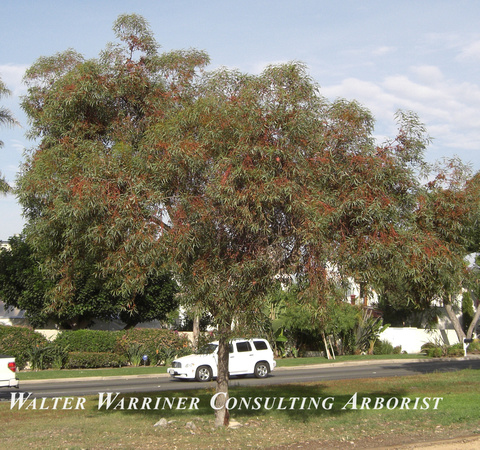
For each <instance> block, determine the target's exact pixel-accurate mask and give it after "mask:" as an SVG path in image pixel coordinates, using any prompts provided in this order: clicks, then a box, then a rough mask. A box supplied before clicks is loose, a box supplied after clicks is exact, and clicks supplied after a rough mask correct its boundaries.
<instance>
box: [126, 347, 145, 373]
mask: <svg viewBox="0 0 480 450" xmlns="http://www.w3.org/2000/svg"><path fill="white" fill-rule="evenodd" d="M144 354H145V351H144V349H143V346H142V345H141V344H137V343H133V344H131V345H130V346H129V347H128V348H127V358H128V361H129V362H130V364H131V365H132V366H134V367H138V366H139V365H140V364H141V363H142V359H143V355H144Z"/></svg>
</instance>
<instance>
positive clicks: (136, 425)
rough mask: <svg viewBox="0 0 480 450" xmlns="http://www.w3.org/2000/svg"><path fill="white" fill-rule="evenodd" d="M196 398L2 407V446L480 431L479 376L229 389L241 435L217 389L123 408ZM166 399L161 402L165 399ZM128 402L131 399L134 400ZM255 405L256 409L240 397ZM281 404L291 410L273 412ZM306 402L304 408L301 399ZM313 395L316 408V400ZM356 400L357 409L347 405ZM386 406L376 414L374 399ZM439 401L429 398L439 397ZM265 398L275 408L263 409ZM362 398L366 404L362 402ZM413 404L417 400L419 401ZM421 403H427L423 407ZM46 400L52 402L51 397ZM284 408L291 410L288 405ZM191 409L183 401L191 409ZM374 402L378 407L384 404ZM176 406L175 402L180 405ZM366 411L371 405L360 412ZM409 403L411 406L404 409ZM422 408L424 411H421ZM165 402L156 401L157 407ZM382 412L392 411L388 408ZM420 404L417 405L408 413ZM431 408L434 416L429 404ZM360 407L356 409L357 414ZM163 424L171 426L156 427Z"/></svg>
mask: <svg viewBox="0 0 480 450" xmlns="http://www.w3.org/2000/svg"><path fill="white" fill-rule="evenodd" d="M185 395H188V398H190V399H192V398H196V399H198V409H192V410H189V409H188V408H185V409H175V408H173V409H170V408H168V407H166V408H164V409H162V408H159V409H156V410H155V409H153V408H151V409H147V408H144V409H141V408H138V409H130V410H128V409H126V408H125V409H121V408H119V407H117V408H116V409H114V408H113V406H114V405H118V404H119V403H118V402H117V403H114V404H113V405H112V407H110V408H109V409H105V408H100V409H99V395H97V396H91V397H87V398H86V400H85V405H84V406H85V409H77V410H75V409H66V410H64V409H61V408H57V409H52V407H50V408H49V409H44V410H41V409H40V408H39V403H37V407H36V408H35V409H34V408H33V407H29V408H27V407H26V405H25V406H24V407H23V408H22V409H19V408H18V405H17V407H13V408H11V402H10V401H4V402H0V421H1V423H2V424H3V431H2V445H3V447H4V448H10V449H17V448H18V449H20V448H26V447H28V448H127V449H134V448H138V447H142V448H152V449H153V448H178V449H183V448H196V449H197V448H198V449H207V448H215V449H216V448H226V447H228V448H233V449H244V448H250V447H253V448H277V447H279V446H281V445H291V446H293V447H292V448H296V447H299V446H303V447H306V448H345V447H353V446H354V445H355V446H356V447H360V448H372V447H387V446H392V445H406V444H408V443H412V442H417V443H418V442H421V441H435V440H440V439H447V438H452V437H457V436H474V435H476V434H478V433H480V424H479V417H480V371H477V370H463V371H459V372H455V373H433V374H425V375H423V374H418V375H414V376H407V377H394V378H382V379H378V378H377V379H360V380H340V381H324V382H320V383H319V382H316V383H304V384H291V385H283V386H265V387H255V388H252V387H248V388H246V387H245V388H239V387H233V388H230V397H235V398H236V399H237V400H238V402H237V406H236V407H232V408H231V418H232V423H233V424H234V425H237V428H234V427H232V428H227V429H225V428H220V429H216V428H214V426H213V410H212V408H211V406H210V400H211V398H212V396H213V395H214V389H211V388H208V389H202V390H196V391H189V392H188V394H186V393H185V392H152V393H147V394H143V393H142V394H131V395H124V396H123V395H122V396H120V397H119V398H118V399H117V400H119V399H120V398H124V405H128V404H129V403H130V402H131V401H132V402H134V403H135V404H137V405H142V404H147V403H145V402H146V400H145V399H147V400H148V398H150V397H151V398H153V399H156V398H157V397H160V396H165V397H168V398H169V399H170V400H172V401H173V400H175V399H176V401H178V399H179V398H180V397H183V396H185ZM165 397H161V399H164V398H165ZM130 398H133V400H130ZM242 398H243V399H247V400H248V399H249V398H250V399H252V398H260V399H262V400H261V401H260V404H261V406H262V407H261V408H258V409H255V403H253V401H252V400H250V401H249V402H250V403H249V406H248V407H247V406H245V405H246V404H247V403H246V402H245V403H243V406H241V407H240V405H242V403H241V399H242ZM280 398H284V399H285V401H286V402H287V404H289V405H291V404H292V400H291V399H292V398H298V400H297V401H296V402H295V404H294V407H293V408H290V407H289V408H285V409H282V408H278V405H279V399H280ZM304 398H306V399H307V400H306V401H305V402H304V404H303V406H302V402H303V400H302V399H304ZM311 398H313V399H314V400H315V402H316V404H317V407H315V402H314V403H312V401H311ZM352 398H355V399H356V403H355V402H353V401H352ZM378 398H381V399H383V400H382V402H380V403H382V405H383V407H381V408H380V407H378V408H374V405H375V403H376V402H377V400H376V399H378ZM437 398H438V399H439V400H435V399H437ZM266 399H269V400H268V401H269V402H270V405H271V404H272V403H271V402H276V407H273V408H271V409H269V404H267V403H265V401H266ZM365 399H367V400H368V399H370V400H368V401H366V400H365ZM417 399H419V400H417ZM423 399H425V402H426V403H425V402H424V400H423ZM50 401H51V400H50ZM288 402H289V403H288ZM188 403H189V402H188V401H187V404H188ZM380 403H379V404H380ZM177 404H178V403H177ZM362 404H364V405H368V406H369V408H366V407H363V408H361V405H362ZM402 404H403V405H404V406H405V405H407V406H409V407H408V408H405V407H403V408H402V407H401V405H402ZM425 404H428V406H429V407H428V408H423V409H422V408H421V407H422V406H424V405H425ZM160 405H162V402H160ZM387 405H389V406H390V408H389V407H387ZM415 405H416V406H417V407H414V406H415ZM435 405H436V406H437V408H436V409H435V408H434V406H435ZM353 406H356V409H354V408H353ZM160 419H165V420H166V422H167V425H166V426H165V427H162V426H154V425H155V424H156V423H157V422H158V421H159V420H160Z"/></svg>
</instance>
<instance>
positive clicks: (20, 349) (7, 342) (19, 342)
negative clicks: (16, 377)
mask: <svg viewBox="0 0 480 450" xmlns="http://www.w3.org/2000/svg"><path fill="white" fill-rule="evenodd" d="M47 345H48V340H47V338H46V337H45V336H43V335H42V334H40V333H37V332H35V331H33V330H32V329H30V328H27V327H17V326H8V325H0V353H2V354H6V355H10V356H13V357H14V358H15V362H16V363H17V366H18V368H19V369H23V368H24V367H25V365H26V364H27V362H28V360H29V357H30V356H31V355H30V354H31V352H32V351H33V349H36V348H43V347H46V346H47Z"/></svg>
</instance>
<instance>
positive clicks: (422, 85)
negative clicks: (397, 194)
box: [322, 65, 480, 164]
mask: <svg viewBox="0 0 480 450" xmlns="http://www.w3.org/2000/svg"><path fill="white" fill-rule="evenodd" d="M322 93H323V95H325V96H327V97H328V98H330V99H334V98H336V97H343V98H347V99H356V100H358V101H359V102H360V103H361V104H362V105H364V106H366V107H367V108H369V109H370V110H371V111H372V113H373V115H374V116H375V118H376V120H377V123H378V124H379V127H377V128H380V129H377V130H376V131H377V132H378V133H379V135H384V134H390V135H391V133H394V132H395V124H394V121H393V116H394V114H395V112H396V111H397V110H398V109H403V110H412V111H414V112H416V113H417V114H418V115H419V117H420V120H421V121H423V122H424V123H425V124H426V126H427V130H428V133H429V134H430V135H431V136H432V137H433V138H434V147H435V148H442V151H443V152H445V154H449V155H450V156H452V155H453V154H456V153H462V150H469V152H468V155H469V159H470V160H471V158H472V155H473V157H474V158H475V159H476V161H474V162H476V163H477V164H478V160H479V159H480V158H478V157H477V156H476V153H475V152H473V153H472V151H473V150H478V151H480V137H479V134H478V130H479V129H480V85H479V84H475V83H464V82H463V83H458V82H456V81H454V80H450V79H447V78H445V76H444V75H443V73H442V71H441V70H440V69H439V68H438V67H436V66H427V65H425V66H415V67H411V68H410V69H409V71H408V72H407V74H399V75H392V76H387V77H384V78H383V79H382V80H380V81H378V82H372V81H365V80H361V79H358V78H346V79H344V80H342V81H341V82H340V83H339V84H336V85H333V86H325V87H324V88H323V89H322ZM437 156H438V155H437ZM440 156H443V155H440ZM465 162H468V160H466V161H465Z"/></svg>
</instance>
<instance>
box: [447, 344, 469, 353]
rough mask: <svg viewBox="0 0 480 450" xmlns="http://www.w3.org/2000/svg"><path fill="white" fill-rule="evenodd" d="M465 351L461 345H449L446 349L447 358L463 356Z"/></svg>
mask: <svg viewBox="0 0 480 450" xmlns="http://www.w3.org/2000/svg"><path fill="white" fill-rule="evenodd" d="M464 355H465V351H464V349H463V344H461V343H458V344H454V345H450V346H449V347H448V348H447V356H464Z"/></svg>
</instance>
